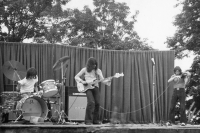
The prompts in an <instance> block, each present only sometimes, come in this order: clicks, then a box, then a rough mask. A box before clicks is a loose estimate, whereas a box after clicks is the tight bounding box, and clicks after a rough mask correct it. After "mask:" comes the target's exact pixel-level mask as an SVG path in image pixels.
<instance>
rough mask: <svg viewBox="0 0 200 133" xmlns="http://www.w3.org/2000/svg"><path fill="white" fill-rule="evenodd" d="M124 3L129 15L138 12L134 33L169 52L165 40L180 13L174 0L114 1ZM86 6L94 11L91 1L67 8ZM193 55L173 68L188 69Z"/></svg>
mask: <svg viewBox="0 0 200 133" xmlns="http://www.w3.org/2000/svg"><path fill="white" fill-rule="evenodd" d="M115 1H116V2H125V3H127V5H128V6H129V8H130V12H131V13H130V14H132V15H133V14H134V13H135V11H136V10H139V15H138V17H137V22H136V24H135V27H134V28H135V29H134V30H135V31H136V32H137V33H138V35H139V36H140V37H141V38H147V39H148V42H149V44H150V45H151V46H152V47H153V48H154V49H158V50H169V48H167V44H165V42H166V38H167V37H172V36H173V35H174V33H175V31H176V27H175V26H174V25H173V21H174V19H175V16H176V15H177V14H178V13H180V12H181V8H180V7H179V8H177V7H175V5H176V3H177V1H176V0H115ZM85 5H87V6H89V7H90V8H91V9H94V6H93V0H71V1H70V2H69V3H68V4H67V7H70V8H78V9H80V10H81V9H83V7H84V6H85ZM193 58H194V55H193V54H190V57H189V58H183V59H182V60H178V59H176V60H175V66H180V67H181V68H182V69H183V70H186V69H189V68H190V66H191V64H192V62H193Z"/></svg>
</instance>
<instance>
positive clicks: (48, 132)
mask: <svg viewBox="0 0 200 133" xmlns="http://www.w3.org/2000/svg"><path fill="white" fill-rule="evenodd" d="M88 132H89V133H90V132H91V133H199V132H200V129H199V128H198V129H170V128H169V129H167V128H166V129H130V128H109V129H101V128H100V127H65V128H64V127H62V128H60V127H59V128H53V127H51V128H48V129H47V128H40V127H30V128H13V127H10V128H2V127H1V128H0V133H88Z"/></svg>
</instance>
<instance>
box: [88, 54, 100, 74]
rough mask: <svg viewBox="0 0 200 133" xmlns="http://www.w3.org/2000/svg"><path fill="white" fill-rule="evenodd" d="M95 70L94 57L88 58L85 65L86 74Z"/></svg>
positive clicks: (96, 64) (95, 61)
mask: <svg viewBox="0 0 200 133" xmlns="http://www.w3.org/2000/svg"><path fill="white" fill-rule="evenodd" d="M97 68H98V63H97V60H96V59H95V58H94V57H90V58H89V59H88V60H87V63H86V69H87V72H91V71H92V70H95V71H96V70H97Z"/></svg>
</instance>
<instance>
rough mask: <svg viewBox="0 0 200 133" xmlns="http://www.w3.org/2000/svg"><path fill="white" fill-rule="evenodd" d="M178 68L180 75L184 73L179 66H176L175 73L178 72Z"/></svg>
mask: <svg viewBox="0 0 200 133" xmlns="http://www.w3.org/2000/svg"><path fill="white" fill-rule="evenodd" d="M177 70H178V71H179V72H180V74H179V75H181V74H182V70H181V68H180V67H179V66H176V67H175V68H174V74H175V73H176V71H177Z"/></svg>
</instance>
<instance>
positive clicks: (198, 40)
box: [166, 0, 200, 58]
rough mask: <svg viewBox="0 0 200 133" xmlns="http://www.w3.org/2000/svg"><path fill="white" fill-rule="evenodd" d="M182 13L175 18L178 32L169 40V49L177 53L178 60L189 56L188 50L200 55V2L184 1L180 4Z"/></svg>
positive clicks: (195, 0) (197, 0)
mask: <svg viewBox="0 0 200 133" xmlns="http://www.w3.org/2000/svg"><path fill="white" fill-rule="evenodd" d="M178 6H181V7H182V11H181V13H180V14H178V15H177V16H176V18H175V21H174V25H175V26H176V27H177V31H176V33H175V34H174V36H173V37H168V38H167V42H166V43H167V44H168V47H169V48H171V49H173V50H175V51H176V57H177V58H183V57H185V56H187V53H185V51H186V50H189V51H193V52H194V53H195V54H200V10H199V9H200V1H199V0H184V1H183V2H182V1H181V2H179V3H178V4H177V7H178Z"/></svg>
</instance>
